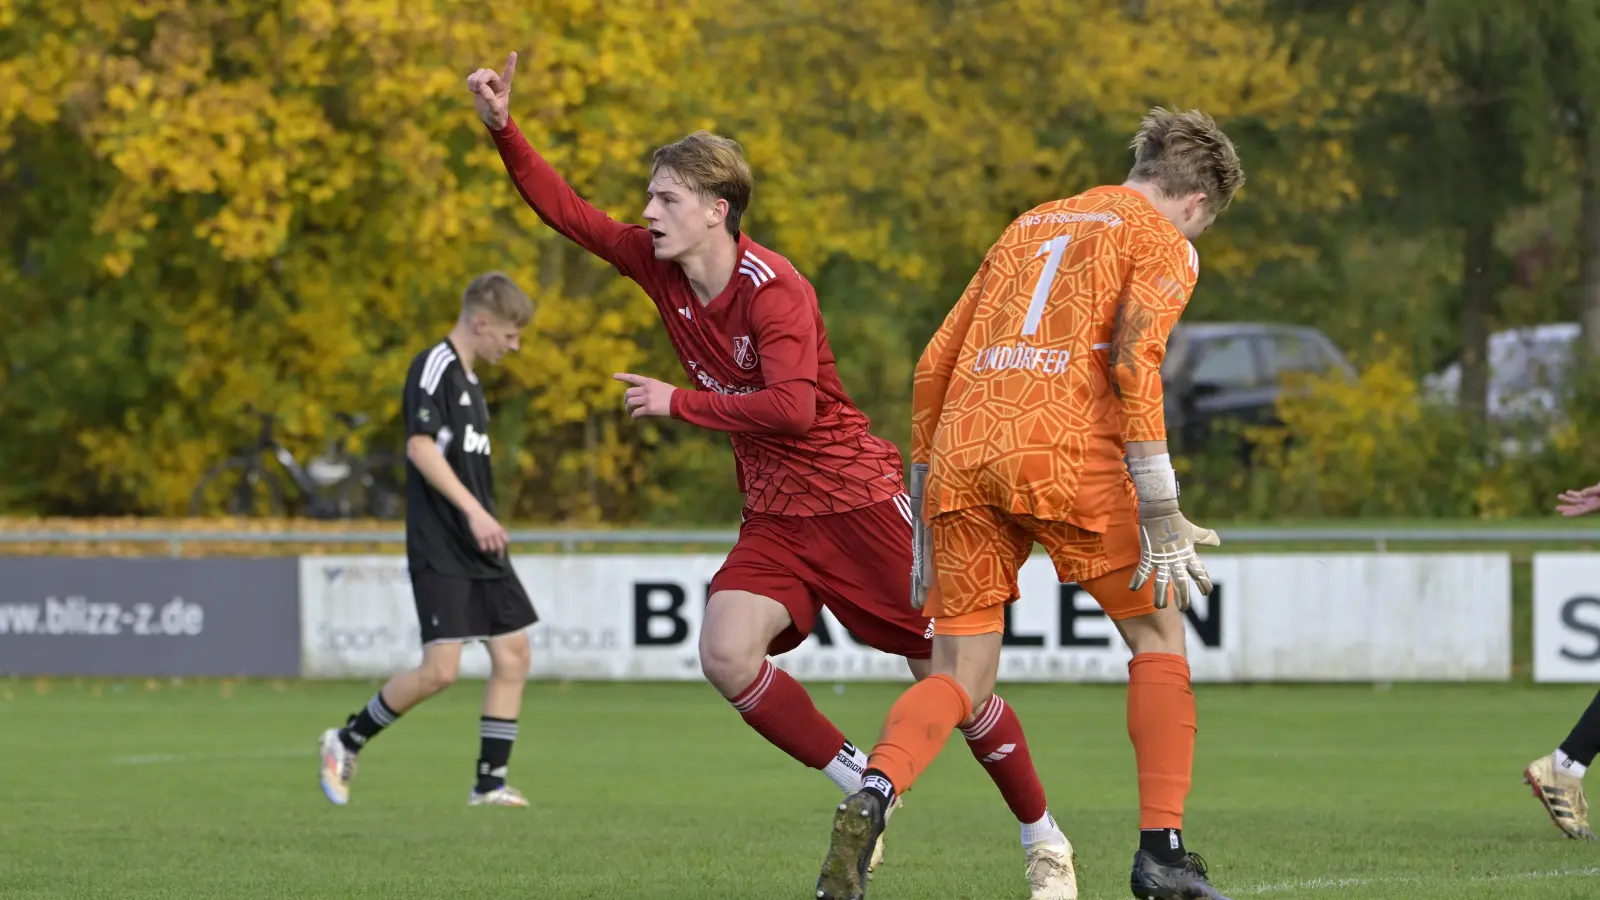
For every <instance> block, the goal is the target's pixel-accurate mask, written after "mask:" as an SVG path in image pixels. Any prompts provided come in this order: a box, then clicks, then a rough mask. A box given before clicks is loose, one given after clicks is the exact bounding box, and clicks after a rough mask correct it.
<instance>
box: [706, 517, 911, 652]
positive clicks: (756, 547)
mask: <svg viewBox="0 0 1600 900" xmlns="http://www.w3.org/2000/svg"><path fill="white" fill-rule="evenodd" d="M717 591H749V592H750V593H752V594H760V595H761V596H763V597H771V598H772V599H774V600H776V601H778V602H779V603H782V604H783V606H784V608H785V609H787V610H788V611H789V618H790V619H792V620H793V624H791V625H790V626H789V627H788V628H786V629H784V630H783V633H782V634H779V635H778V636H777V637H776V638H774V639H773V641H772V643H771V644H770V645H768V647H767V653H768V654H770V655H772V656H777V655H779V654H781V653H787V652H788V651H790V650H793V649H794V648H795V647H798V646H800V644H801V642H802V641H804V640H805V639H806V636H807V635H809V634H810V633H811V629H812V628H813V627H815V626H816V622H817V614H818V613H820V612H821V611H822V608H823V607H824V606H826V607H827V608H828V609H829V610H831V611H832V612H833V615H834V617H835V618H837V619H838V620H839V624H841V625H843V626H844V627H845V628H847V629H849V630H850V633H851V635H853V636H854V637H855V638H856V639H857V640H859V641H860V642H861V643H863V644H866V645H867V646H869V647H872V648H873V649H875V650H881V651H883V652H884V653H892V654H894V655H896V656H904V657H907V658H908V659H927V658H928V657H929V656H930V655H932V653H933V644H932V641H933V626H932V620H930V619H929V618H928V617H927V616H924V615H922V614H921V613H919V612H918V611H917V610H914V609H912V608H911V503H910V498H908V497H906V496H905V495H904V494H902V495H900V496H898V497H895V498H893V499H889V500H884V501H882V502H880V503H875V504H873V505H871V506H865V507H862V508H861V509H854V510H851V511H849V512H842V513H831V514H829V515H823V516H778V515H771V514H767V513H755V514H752V515H750V516H749V517H748V518H746V519H745V521H744V524H742V525H740V526H739V540H738V542H737V543H736V544H734V546H733V551H732V552H730V553H729V554H728V558H727V559H726V560H725V561H724V562H723V563H722V568H721V569H719V570H717V574H716V576H715V577H713V578H712V579H711V593H713V594H715V593H716V592H717Z"/></svg>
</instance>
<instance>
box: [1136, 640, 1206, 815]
mask: <svg viewBox="0 0 1600 900" xmlns="http://www.w3.org/2000/svg"><path fill="white" fill-rule="evenodd" d="M1194 735H1195V708H1194V691H1193V690H1192V689H1191V688H1190V686H1189V661H1188V660H1186V659H1184V658H1183V657H1182V656H1178V655H1176V654H1172V653H1141V654H1139V655H1138V656H1135V657H1134V658H1133V660H1132V661H1131V662H1129V663H1128V737H1129V738H1130V739H1132V741H1133V755H1134V759H1135V760H1136V761H1137V763H1138V767H1139V829H1140V830H1141V831H1143V830H1150V829H1156V828H1168V829H1174V830H1176V829H1181V828H1183V804H1184V801H1185V800H1186V799H1188V796H1189V781H1190V775H1191V772H1192V771H1193V767H1194Z"/></svg>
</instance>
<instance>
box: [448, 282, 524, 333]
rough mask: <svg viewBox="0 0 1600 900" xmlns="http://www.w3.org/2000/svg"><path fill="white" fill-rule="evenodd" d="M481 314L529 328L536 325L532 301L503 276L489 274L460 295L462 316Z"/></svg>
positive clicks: (468, 286)
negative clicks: (532, 322)
mask: <svg viewBox="0 0 1600 900" xmlns="http://www.w3.org/2000/svg"><path fill="white" fill-rule="evenodd" d="M472 312H482V313H487V314H489V315H490V316H493V317H494V318H496V319H499V320H500V321H502V322H510V323H511V324H513V325H515V326H517V327H518V328H526V327H527V325H528V323H529V322H531V321H533V301H532V300H530V299H528V295H527V294H525V293H523V292H522V288H519V287H517V283H516V282H515V281H512V280H511V277H510V276H508V275H506V274H505V273H503V272H486V273H484V274H482V275H479V276H478V277H477V278H474V279H472V283H471V284H469V285H467V289H466V290H465V291H462V293H461V314H462V315H463V316H466V315H467V314H468V313H472Z"/></svg>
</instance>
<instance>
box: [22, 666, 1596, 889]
mask: <svg viewBox="0 0 1600 900" xmlns="http://www.w3.org/2000/svg"><path fill="white" fill-rule="evenodd" d="M374 687H375V685H373V684H368V683H343V684H326V683H321V684H302V683H284V684H265V683H250V684H226V683H218V682H186V683H181V684H174V683H172V682H159V683H157V682H121V683H117V682H91V681H85V682H73V681H55V682H34V681H28V680H12V681H5V680H0V897H4V898H7V900H45V898H51V900H56V898H60V900H67V898H72V900H90V898H118V900H147V898H185V900H188V898H211V897H216V898H237V900H251V898H275V900H276V898H340V900H343V898H382V900H410V898H419V900H420V898H430V900H432V898H444V897H450V898H454V897H471V898H479V900H495V898H508V900H509V898H519V900H521V898H617V897H639V898H657V900H666V898H786V897H788V898H796V900H799V898H806V897H810V896H811V891H812V885H813V882H814V880H815V878H816V872H817V866H818V864H819V863H820V861H821V858H822V854H823V851H824V849H825V847H826V836H827V826H828V821H829V816H830V814H831V812H832V809H833V804H834V803H835V802H836V801H837V799H838V793H837V791H836V790H835V789H834V788H833V786H832V785H831V784H830V783H829V782H828V781H827V780H826V779H825V778H824V777H823V776H822V775H821V774H820V773H817V772H812V771H809V770H806V769H803V768H801V767H800V766H798V765H797V764H794V763H792V762H791V761H790V760H789V759H788V758H787V757H784V756H782V755H781V754H780V753H778V752H777V751H776V750H774V749H772V748H771V747H769V746H767V745H766V744H765V743H764V742H762V741H761V740H760V739H759V738H758V737H756V736H755V735H754V734H753V733H752V732H750V731H749V730H748V729H746V728H745V727H744V725H743V723H742V722H741V721H740V720H739V717H738V716H737V715H736V714H735V713H734V712H733V711H732V710H731V709H729V708H728V706H727V705H726V704H725V703H723V702H722V701H721V700H720V699H719V698H718V697H717V696H716V695H715V694H714V693H713V692H712V690H711V689H710V688H709V687H706V686H704V685H698V684H691V685H590V684H577V685H568V684H549V683H538V682H535V683H532V684H530V685H529V689H528V695H527V704H526V708H525V711H524V715H523V718H522V737H521V738H520V740H519V743H518V746H517V749H516V755H515V756H514V758H513V760H512V776H513V782H514V783H516V784H518V785H519V786H520V787H521V788H522V789H523V790H524V791H525V792H526V793H527V794H528V795H529V797H530V798H531V799H532V800H533V803H534V806H533V808H532V809H528V810H507V809H468V808H467V807H466V805H465V799H466V791H467V789H468V786H469V783H470V782H469V775H470V771H471V768H472V762H473V759H474V758H475V756H476V752H477V734H476V721H475V719H476V715H477V703H478V700H479V698H480V696H481V685H480V683H478V682H463V683H460V684H458V685H457V686H456V687H454V688H452V689H451V691H450V692H448V693H447V694H445V695H444V696H442V697H440V698H438V699H436V700H435V701H433V702H432V703H430V704H426V705H424V706H423V707H421V708H419V709H418V710H416V711H414V712H413V713H411V714H410V715H408V716H406V717H405V718H403V719H402V720H401V721H400V722H399V723H398V724H397V725H396V726H395V727H394V728H393V729H391V730H390V731H389V732H388V733H386V734H384V735H382V736H381V737H380V738H378V740H377V741H375V742H374V743H373V744H372V745H371V747H370V748H369V749H368V750H367V752H366V753H365V754H364V756H363V758H362V769H361V772H360V774H359V776H358V777H357V779H356V784H355V790H354V795H353V799H352V803H351V805H350V806H348V807H345V808H342V809H341V808H335V807H333V806H331V805H329V804H328V803H327V801H326V800H324V799H323V797H322V794H321V792H320V790H319V789H318V787H317V782H316V769H317V762H316V757H315V755H314V752H313V745H314V742H315V738H316V735H317V733H318V732H319V731H320V730H321V729H322V728H323V727H326V726H327V725H329V724H334V723H337V722H340V721H342V718H343V716H344V714H345V713H347V712H348V711H350V710H353V709H355V708H356V707H357V706H359V705H360V704H361V703H362V702H364V701H365V700H366V698H367V697H368V696H369V695H370V693H371V691H372V690H373V689H374ZM812 688H813V692H814V694H815V696H816V697H817V701H818V704H819V705H820V706H821V707H822V708H823V710H824V711H825V712H827V713H828V714H829V715H831V716H833V717H834V719H835V721H837V722H838V723H839V724H840V725H841V727H843V728H844V729H845V731H846V733H847V734H849V735H851V736H852V738H853V739H854V740H855V741H857V742H858V743H866V744H870V743H871V741H872V739H873V737H874V735H875V734H876V732H877V728H878V724H879V722H880V720H881V717H882V715H883V713H884V711H885V710H886V709H887V707H888V705H889V703H890V702H891V701H892V700H893V697H894V696H895V694H896V693H897V691H898V690H899V688H898V686H895V685H870V686H868V685H851V686H849V687H848V688H846V689H845V690H843V691H842V692H836V691H835V689H834V688H833V687H832V686H831V685H825V684H824V685H813V686H812ZM1001 692H1002V693H1003V694H1004V695H1005V696H1006V697H1007V698H1008V699H1009V700H1010V701H1011V702H1012V703H1013V704H1014V705H1015V707H1016V708H1017V710H1018V712H1019V713H1020V714H1021V715H1022V717H1023V721H1024V724H1025V725H1026V726H1027V728H1028V731H1029V736H1030V743H1031V745H1032V749H1033V754H1034V759H1035V760H1036V762H1037V763H1038V765H1039V768H1040V771H1041V773H1042V775H1043V777H1044V780H1045V785H1046V787H1047V789H1048V790H1049V792H1050V796H1051V799H1052V808H1053V810H1054V812H1055V813H1056V815H1057V817H1058V818H1059V819H1060V820H1061V822H1062V824H1063V826H1064V827H1065V828H1066V829H1067V831H1068V834H1069V836H1070V837H1071V838H1072V839H1073V841H1074V843H1075V845H1076V846H1077V848H1078V854H1079V866H1080V883H1081V886H1082V889H1083V896H1084V897H1085V898H1125V897H1128V896H1129V895H1128V889H1127V871H1128V864H1129V861H1130V858H1131V855H1132V848H1133V841H1134V829H1135V828H1136V827H1137V819H1136V811H1137V807H1136V795H1135V783H1134V767H1133V754H1132V750H1131V748H1130V747H1129V745H1128V740H1127V735H1126V732H1125V730H1124V727H1123V703H1124V690H1123V689H1122V688H1120V687H1116V686H1077V685H1008V686H1002V689H1001ZM1198 694H1199V698H1200V716H1201V725H1200V735H1199V742H1200V743H1199V756H1198V760H1197V763H1196V785H1195V790H1194V792H1193V794H1192V795H1191V796H1190V801H1189V804H1190V812H1189V816H1188V820H1187V823H1186V824H1187V828H1186V832H1185V834H1186V838H1187V840H1188V842H1189V843H1190V846H1191V849H1195V850H1198V851H1199V852H1201V853H1202V854H1203V855H1204V856H1205V857H1206V858H1207V860H1208V861H1209V862H1210V864H1211V866H1212V874H1213V881H1214V882H1215V883H1216V884H1217V885H1218V886H1219V887H1220V888H1221V889H1223V890H1224V891H1225V892H1227V893H1229V894H1230V895H1231V896H1233V897H1236V898H1248V897H1281V898H1301V897H1304V898H1312V900H1315V898H1367V900H1379V898H1406V900H1429V898H1439V900H1445V898H1449V900H1457V898H1465V897H1485V898H1489V897H1493V898H1499V900H1518V898H1539V900H1568V898H1570V900H1578V898H1594V897H1600V844H1593V843H1585V844H1579V843H1577V842H1572V841H1567V840H1564V839H1562V838H1561V836H1560V834H1559V833H1558V832H1557V831H1556V829H1555V828H1554V827H1553V826H1552V825H1551V824H1550V823H1549V820H1548V819H1547V818H1546V817H1545V815H1544V812H1543V810H1542V809H1541V808H1540V807H1539V806H1538V804H1537V803H1536V802H1535V801H1534V800H1533V798H1532V797H1531V796H1530V795H1529V793H1528V791H1527V789H1526V788H1525V787H1524V786H1523V785H1522V784H1521V783H1520V781H1519V773H1520V770H1521V766H1522V765H1523V764H1524V763H1525V762H1526V761H1528V760H1529V759H1532V758H1533V757H1535V756H1537V755H1541V754H1543V753H1547V752H1549V751H1550V750H1551V749H1552V748H1553V746H1554V745H1555V743H1556V742H1557V741H1558V740H1559V739H1560V738H1561V737H1562V736H1563V735H1564V734H1565V731H1566V729H1567V727H1569V725H1570V723H1571V721H1572V720H1573V719H1574V718H1575V717H1576V715H1577V714H1578V712H1579V711H1580V710H1581V709H1582V707H1583V705H1584V704H1585V703H1587V701H1588V698H1589V697H1590V696H1591V695H1592V690H1591V689H1584V688H1580V687H1572V688H1566V687H1548V686H1546V687H1533V686H1528V685H1508V686H1492V687H1485V686H1406V685H1401V686H1395V687H1393V688H1390V689H1379V688H1373V687H1366V686H1362V687H1248V686H1230V687H1220V686H1206V685H1201V686H1200V687H1199V690H1198ZM888 840H889V843H888V857H887V861H886V863H885V865H884V867H883V868H882V869H880V870H879V874H878V876H877V878H876V879H875V880H874V882H873V885H872V891H871V893H870V894H869V896H870V897H872V898H874V900H895V898H899V900H934V898H938V900H955V898H974V900H977V898H983V900H989V898H996V900H1000V898H1025V897H1026V896H1027V890H1026V887H1025V884H1024V882H1023V880H1022V874H1021V865H1020V863H1021V854H1020V850H1019V848H1018V844H1017V829H1016V824H1015V822H1014V821H1013V820H1012V819H1011V817H1010V815H1009V813H1008V812H1007V811H1006V809H1005V807H1004V805H1003V804H1002V803H1001V802H1000V800H999V797H998V796H997V795H996V793H995V792H994V789H993V787H992V786H991V785H990V784H989V782H988V780H987V779H986V778H985V777H984V775H983V773H982V770H981V769H980V768H979V767H978V766H977V764H976V763H974V762H973V761H972V758H971V756H970V755H969V754H968V753H967V750H966V747H965V745H964V743H963V742H962V741H961V740H960V738H959V736H957V737H956V739H955V740H953V741H952V742H951V744H950V745H948V746H947V749H946V751H945V753H944V755H943V756H942V757H940V759H939V760H938V761H937V762H936V763H935V764H934V766H933V767H932V768H931V769H930V770H929V771H928V773H927V774H926V775H925V776H924V777H923V779H922V780H921V781H920V782H919V783H918V784H917V786H916V787H915V789H914V790H912V791H911V793H910V794H909V796H908V797H907V803H906V806H905V807H904V808H903V809H902V810H901V811H900V812H899V813H898V814H897V815H896V817H895V819H894V821H893V824H892V826H891V829H890V831H889V839H888Z"/></svg>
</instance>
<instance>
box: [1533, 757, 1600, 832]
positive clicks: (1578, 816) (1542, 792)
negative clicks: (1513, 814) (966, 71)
mask: <svg viewBox="0 0 1600 900" xmlns="http://www.w3.org/2000/svg"><path fill="white" fill-rule="evenodd" d="M1522 783H1523V784H1526V785H1528V786H1529V787H1531V788H1533V796H1534V797H1535V798H1536V799H1537V800H1538V801H1539V802H1540V803H1543V804H1544V809H1545V812H1547V813H1549V814H1550V821H1552V822H1554V823H1555V824H1556V827H1557V828H1559V829H1561V833H1562V834H1565V835H1566V836H1567V837H1569V838H1572V839H1574V840H1584V841H1592V840H1594V839H1595V836H1594V832H1593V831H1591V830H1590V829H1589V801H1588V800H1587V799H1586V798H1585V797H1584V796H1583V779H1582V778H1579V777H1577V776H1576V775H1568V774H1567V773H1565V772H1563V771H1561V769H1560V768H1558V767H1557V766H1556V756H1555V754H1554V753H1552V754H1550V755H1549V756H1542V757H1540V758H1538V759H1536V760H1534V761H1533V762H1531V763H1528V767H1527V768H1526V769H1523V770H1522Z"/></svg>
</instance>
